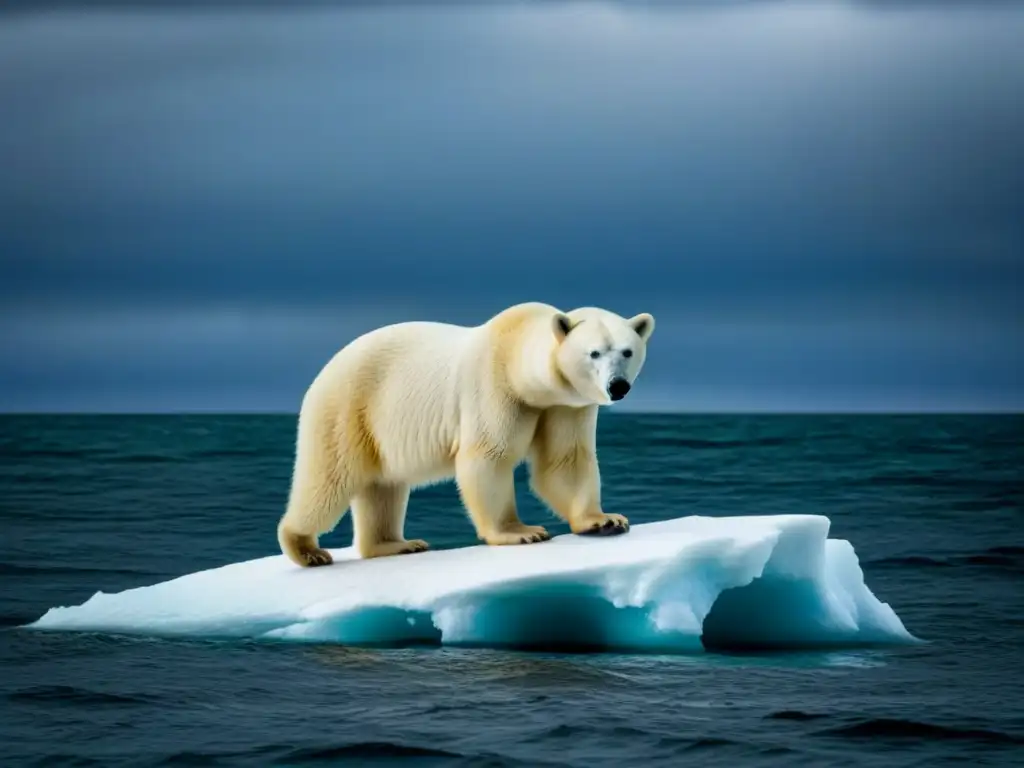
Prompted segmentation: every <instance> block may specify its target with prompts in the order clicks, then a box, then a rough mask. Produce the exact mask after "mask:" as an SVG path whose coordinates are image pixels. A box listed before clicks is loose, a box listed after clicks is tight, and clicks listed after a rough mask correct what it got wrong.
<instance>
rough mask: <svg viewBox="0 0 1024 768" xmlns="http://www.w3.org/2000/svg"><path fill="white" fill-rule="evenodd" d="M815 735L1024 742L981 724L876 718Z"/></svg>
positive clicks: (851, 737)
mask: <svg viewBox="0 0 1024 768" xmlns="http://www.w3.org/2000/svg"><path fill="white" fill-rule="evenodd" d="M817 735H819V736H841V737H844V738H850V739H920V740H924V741H977V742H984V743H988V744H1024V738H1021V737H1018V736H1013V735H1012V734H1009V733H1003V732H1002V731H992V730H987V729H984V728H952V727H948V726H943V725H935V724H934V723H923V722H919V721H916V720H898V719H897V720H894V719H888V718H876V719H872V720H863V721H861V722H859V723H854V724H853V725H845V726H842V727H840V728H831V729H829V730H825V731H820V732H819V733H818V734H817Z"/></svg>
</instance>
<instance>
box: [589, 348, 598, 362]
mask: <svg viewBox="0 0 1024 768" xmlns="http://www.w3.org/2000/svg"><path fill="white" fill-rule="evenodd" d="M590 356H591V357H592V358H593V359H594V360H597V358H599V357H600V356H601V353H600V352H598V351H597V350H596V349H594V350H591V352H590Z"/></svg>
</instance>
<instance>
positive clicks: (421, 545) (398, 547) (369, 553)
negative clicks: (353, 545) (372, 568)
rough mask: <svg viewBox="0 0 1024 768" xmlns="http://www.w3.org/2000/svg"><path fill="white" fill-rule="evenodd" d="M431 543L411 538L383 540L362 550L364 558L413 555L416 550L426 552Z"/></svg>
mask: <svg viewBox="0 0 1024 768" xmlns="http://www.w3.org/2000/svg"><path fill="white" fill-rule="evenodd" d="M428 549H430V545H429V544H427V542H425V541H423V539H409V540H408V541H406V540H403V541H381V542H378V543H377V544H374V545H372V546H370V547H367V548H366V550H365V551H363V552H361V554H362V556H363V558H364V559H369V558H371V557H391V556H392V555H412V554H415V553H416V552H426V551H427V550H428Z"/></svg>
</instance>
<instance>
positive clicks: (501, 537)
mask: <svg viewBox="0 0 1024 768" xmlns="http://www.w3.org/2000/svg"><path fill="white" fill-rule="evenodd" d="M550 538H551V534H550V533H548V532H547V531H546V530H545V529H544V527H543V526H540V525H518V526H516V527H514V528H509V529H508V530H505V531H501V532H499V533H491V534H488V535H487V536H484V537H483V540H484V541H485V542H487V543H488V544H490V545H491V546H492V547H496V546H497V547H500V546H507V545H511V544H536V543H538V542H541V541H547V540H548V539H550Z"/></svg>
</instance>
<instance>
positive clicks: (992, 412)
mask: <svg viewBox="0 0 1024 768" xmlns="http://www.w3.org/2000/svg"><path fill="white" fill-rule="evenodd" d="M608 413H609V414H610V415H613V416H615V417H617V418H620V417H624V416H1024V408H1021V409H1019V410H1013V409H950V410H946V409H920V410H916V409H885V408H877V409H876V408H863V409H854V410H850V409H842V408H840V409H835V410H832V409H827V408H826V409H802V410H786V409H764V410H758V409H737V410H732V409H723V410H714V409H711V410H708V409H694V410H683V409H660V410H659V409H652V410H626V409H623V410H619V411H614V410H609V411H608ZM18 416H100V417H116V416H167V417H173V416H281V417H283V416H287V417H289V418H298V416H299V412H298V411H279V410H165V411H146V410H139V411H134V410H131V411H105V410H84V411H72V410H56V411H49V410H38V411H36V410H24V411H4V410H0V418H4V417H18Z"/></svg>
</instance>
